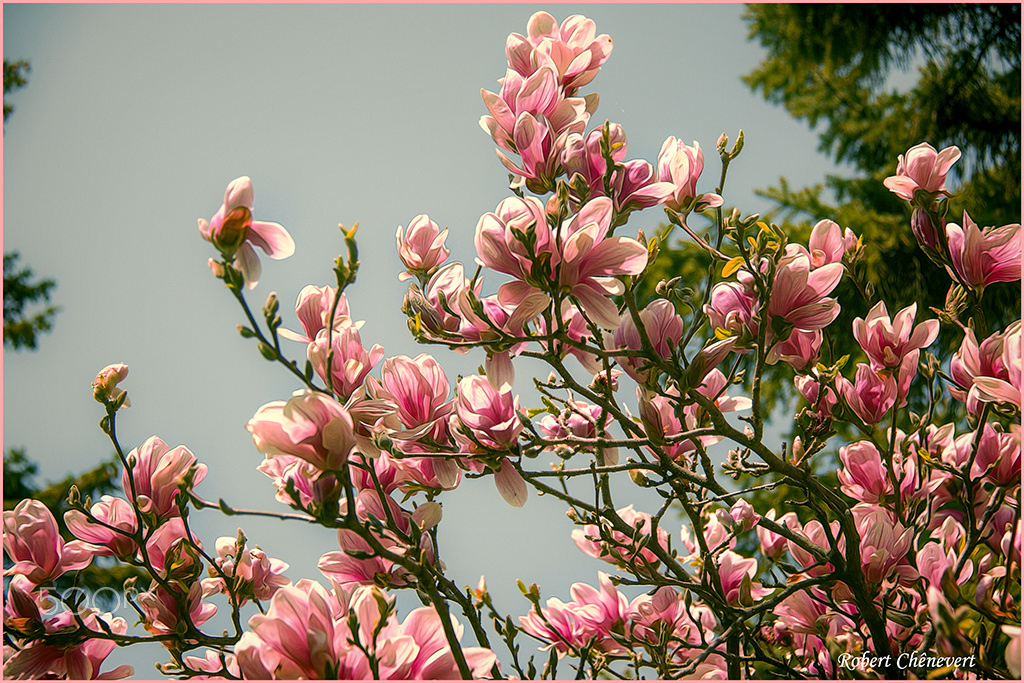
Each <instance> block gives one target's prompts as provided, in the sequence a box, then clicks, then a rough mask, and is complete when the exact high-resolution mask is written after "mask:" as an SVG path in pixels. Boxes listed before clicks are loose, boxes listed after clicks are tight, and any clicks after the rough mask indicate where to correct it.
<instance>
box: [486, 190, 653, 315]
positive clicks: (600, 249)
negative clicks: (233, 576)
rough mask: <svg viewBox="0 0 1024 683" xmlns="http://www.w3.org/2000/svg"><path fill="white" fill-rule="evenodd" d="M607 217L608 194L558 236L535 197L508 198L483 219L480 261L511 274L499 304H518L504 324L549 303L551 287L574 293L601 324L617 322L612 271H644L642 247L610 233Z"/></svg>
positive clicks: (587, 207) (619, 284)
mask: <svg viewBox="0 0 1024 683" xmlns="http://www.w3.org/2000/svg"><path fill="white" fill-rule="evenodd" d="M611 218H612V200H611V199H609V198H608V197H597V198H595V199H592V200H590V201H589V202H587V203H586V204H585V205H584V206H583V207H582V208H581V209H580V210H579V212H578V213H576V214H575V215H574V216H572V217H571V218H570V219H568V220H567V221H566V222H565V223H564V224H563V225H562V226H561V229H560V230H559V231H558V232H557V233H553V232H552V230H551V229H550V228H549V227H548V225H547V219H546V217H545V213H544V207H543V205H541V203H540V202H539V201H537V200H535V199H528V200H521V199H519V198H518V197H514V198H510V199H507V200H505V201H503V202H502V203H501V204H499V205H498V208H497V210H496V212H494V213H488V214H484V216H483V217H481V219H480V222H479V223H478V224H477V230H476V248H477V254H478V255H479V257H480V262H481V263H483V264H484V265H485V266H487V267H488V268H492V269H494V270H497V271H498V272H502V273H507V274H509V275H512V276H513V277H515V278H516V280H515V281H513V282H506V283H505V284H503V285H501V287H500V288H499V289H498V301H499V302H500V303H501V304H502V305H504V306H509V307H513V308H514V309H515V310H514V312H513V313H512V316H511V318H510V319H509V321H508V323H507V324H506V327H507V328H508V329H511V330H516V329H519V328H521V326H522V325H523V324H524V323H526V322H527V321H529V320H531V319H532V318H533V317H534V316H535V315H537V314H538V313H540V312H541V311H542V310H544V309H545V308H546V307H547V306H548V305H550V302H551V296H550V294H549V292H551V291H553V290H555V289H557V290H559V291H561V292H564V293H567V294H570V295H571V296H574V297H576V298H577V299H578V300H579V302H580V304H582V306H583V310H584V311H585V312H586V314H587V316H589V318H590V319H591V320H593V321H594V322H595V323H597V324H598V325H600V326H601V327H604V328H606V329H609V330H613V329H615V328H616V327H618V325H619V311H618V308H617V307H616V306H615V303H614V302H613V301H612V300H611V299H610V298H609V297H610V295H614V294H622V292H623V291H624V289H625V288H624V286H623V284H622V282H620V281H619V280H618V279H617V276H619V275H637V274H639V273H641V272H642V271H643V269H644V268H645V267H646V265H647V248H646V247H645V246H644V245H642V244H640V243H639V242H637V241H636V240H634V239H630V238H628V237H609V236H608V233H609V231H610V230H611ZM524 238H525V239H526V240H527V242H528V243H524V242H523V239H524Z"/></svg>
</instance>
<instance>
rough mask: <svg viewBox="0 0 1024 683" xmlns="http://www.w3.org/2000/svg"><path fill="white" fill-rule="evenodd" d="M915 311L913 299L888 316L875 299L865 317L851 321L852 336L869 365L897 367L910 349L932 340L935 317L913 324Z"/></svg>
mask: <svg viewBox="0 0 1024 683" xmlns="http://www.w3.org/2000/svg"><path fill="white" fill-rule="evenodd" d="M916 315H917V304H916V303H915V304H911V305H910V306H907V307H906V308H904V309H903V310H901V311H900V312H899V313H897V314H896V315H895V316H894V317H893V318H892V319H891V320H890V318H889V312H888V311H886V310H885V302H884V301H879V302H878V303H877V304H875V305H874V306H873V307H872V308H871V310H870V311H868V315H867V317H866V318H856V319H855V320H854V321H853V336H854V337H855V338H856V339H857V342H858V343H859V344H860V347H861V348H862V349H864V353H866V354H867V355H868V359H869V360H870V361H871V366H872V367H874V368H876V369H881V368H895V367H898V366H899V365H900V364H901V363H902V362H903V359H904V358H906V357H907V356H908V354H910V352H911V351H914V350H916V349H923V348H924V347H926V346H928V345H929V344H931V343H932V342H933V341H935V338H936V337H937V336H938V335H939V321H938V320H926V321H925V322H922V323H921V324H920V325H917V326H915V325H914V317H915V316H916Z"/></svg>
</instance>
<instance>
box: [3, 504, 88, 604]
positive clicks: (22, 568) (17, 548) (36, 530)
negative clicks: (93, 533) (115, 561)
mask: <svg viewBox="0 0 1024 683" xmlns="http://www.w3.org/2000/svg"><path fill="white" fill-rule="evenodd" d="M4 551H5V552H6V553H7V557H9V558H10V559H11V561H13V562H14V564H13V566H11V567H10V568H9V569H6V570H4V575H5V576H9V575H11V574H21V575H22V576H25V577H26V578H27V579H28V580H29V581H31V582H32V583H34V584H36V585H41V584H43V583H45V582H47V581H53V580H54V579H56V578H57V577H58V576H60V575H61V574H64V573H65V572H69V571H74V570H76V569H81V568H83V567H87V566H88V565H89V563H91V562H92V552H91V550H90V548H89V546H88V545H87V544H86V543H83V542H82V541H70V542H68V543H65V542H64V539H63V538H61V536H60V531H59V530H58V529H57V521H56V520H55V519H54V518H53V514H52V513H51V512H50V510H49V508H47V507H46V506H45V505H43V504H42V503H40V502H39V501H38V500H33V499H31V498H26V499H25V500H23V501H21V502H20V503H18V505H17V506H15V508H14V509H13V510H5V511H4Z"/></svg>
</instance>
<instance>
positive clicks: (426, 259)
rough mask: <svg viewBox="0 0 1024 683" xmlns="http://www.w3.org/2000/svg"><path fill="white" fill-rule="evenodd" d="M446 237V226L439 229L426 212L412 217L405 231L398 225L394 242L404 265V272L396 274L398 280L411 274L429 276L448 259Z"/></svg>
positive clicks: (407, 277)
mask: <svg viewBox="0 0 1024 683" xmlns="http://www.w3.org/2000/svg"><path fill="white" fill-rule="evenodd" d="M447 237H448V228H445V229H444V230H440V229H439V228H438V227H437V223H435V222H434V221H432V220H430V218H429V217H428V216H427V215H426V214H420V215H419V216H416V217H415V218H413V219H412V222H411V223H409V229H408V230H407V231H404V234H403V230H402V226H398V230H397V231H396V232H395V242H396V245H397V248H398V258H400V259H401V260H402V265H404V266H405V272H403V273H402V274H401V275H399V276H398V279H399V280H402V281H405V280H408V279H409V278H411V277H413V276H421V277H430V276H431V275H433V274H434V272H435V271H436V270H437V269H438V268H439V267H440V266H441V265H442V264H443V263H444V262H445V261H446V260H447V259H448V254H449V253H451V252H449V251H448V249H447V248H446V247H445V246H444V241H445V238H447Z"/></svg>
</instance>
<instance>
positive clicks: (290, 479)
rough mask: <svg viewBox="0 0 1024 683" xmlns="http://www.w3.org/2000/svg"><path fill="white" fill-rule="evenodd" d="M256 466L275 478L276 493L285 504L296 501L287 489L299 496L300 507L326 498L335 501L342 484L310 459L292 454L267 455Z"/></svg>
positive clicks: (312, 504) (321, 501)
mask: <svg viewBox="0 0 1024 683" xmlns="http://www.w3.org/2000/svg"><path fill="white" fill-rule="evenodd" d="M256 469H257V470H259V471H260V472H262V473H263V474H265V475H267V476H268V477H270V478H271V479H272V480H273V481H274V487H275V488H276V489H277V494H276V495H275V497H276V498H277V500H279V501H280V502H282V503H284V504H285V505H295V504H296V501H295V500H293V498H292V497H291V495H289V491H290V490H293V491H294V492H295V493H296V495H297V496H298V501H297V502H298V505H299V506H300V507H302V508H309V507H310V506H319V505H321V504H322V503H324V502H325V501H337V499H338V497H339V496H340V495H341V484H340V483H339V482H338V480H337V478H335V477H334V475H329V474H324V473H323V472H322V471H321V470H319V469H317V468H316V467H314V466H313V465H312V464H311V463H310V462H308V461H307V460H304V459H302V458H299V457H296V456H292V455H282V454H271V455H267V456H266V458H264V460H263V462H261V463H260V464H259V465H258V466H257V467H256Z"/></svg>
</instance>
